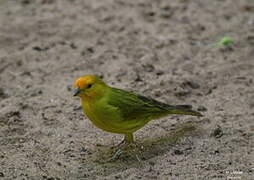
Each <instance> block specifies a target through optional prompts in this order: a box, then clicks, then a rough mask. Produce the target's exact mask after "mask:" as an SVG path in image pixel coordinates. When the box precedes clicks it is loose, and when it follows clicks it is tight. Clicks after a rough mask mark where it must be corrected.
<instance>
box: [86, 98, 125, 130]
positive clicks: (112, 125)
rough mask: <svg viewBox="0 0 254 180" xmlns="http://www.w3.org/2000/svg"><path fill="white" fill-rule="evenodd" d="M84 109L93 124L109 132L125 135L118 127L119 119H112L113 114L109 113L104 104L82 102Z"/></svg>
mask: <svg viewBox="0 0 254 180" xmlns="http://www.w3.org/2000/svg"><path fill="white" fill-rule="evenodd" d="M82 108H83V111H84V113H85V114H86V116H87V117H88V118H89V119H90V120H91V121H92V123H93V124H94V125H95V126H96V127H98V128H100V129H102V130H104V131H108V132H113V133H120V134H121V133H124V132H125V131H124V130H122V129H121V128H119V127H118V125H117V119H112V117H114V116H112V115H111V112H105V111H107V108H106V105H105V104H103V103H98V102H97V103H96V102H89V101H82Z"/></svg>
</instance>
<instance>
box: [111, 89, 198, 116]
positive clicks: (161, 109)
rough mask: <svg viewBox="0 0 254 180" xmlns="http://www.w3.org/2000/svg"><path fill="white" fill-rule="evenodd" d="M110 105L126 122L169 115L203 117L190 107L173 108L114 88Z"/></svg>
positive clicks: (178, 106) (179, 106)
mask: <svg viewBox="0 0 254 180" xmlns="http://www.w3.org/2000/svg"><path fill="white" fill-rule="evenodd" d="M108 103H109V104H110V105H111V106H114V107H116V108H118V110H119V112H120V114H121V116H122V118H123V120H124V121H131V120H145V121H149V120H152V119H155V118H159V117H163V116H166V115H168V114H186V115H194V116H200V115H201V114H200V113H198V112H195V111H192V110H191V106H190V105H177V106H171V105H168V104H165V103H162V102H159V101H156V100H154V99H152V98H147V97H144V96H141V95H138V94H134V93H131V92H128V91H124V90H121V89H117V88H112V91H111V94H110V97H109V99H108Z"/></svg>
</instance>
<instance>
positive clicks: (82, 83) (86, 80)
mask: <svg viewBox="0 0 254 180" xmlns="http://www.w3.org/2000/svg"><path fill="white" fill-rule="evenodd" d="M95 78H96V77H94V76H91V75H87V76H83V77H80V78H78V79H77V80H76V81H75V83H74V86H75V87H79V88H80V89H84V88H85V87H86V86H87V85H88V84H92V83H94V82H95Z"/></svg>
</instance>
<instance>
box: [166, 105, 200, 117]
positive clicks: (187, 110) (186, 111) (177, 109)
mask: <svg viewBox="0 0 254 180" xmlns="http://www.w3.org/2000/svg"><path fill="white" fill-rule="evenodd" d="M168 110H169V112H170V114H182V115H191V116H203V115H202V114H201V113H199V112H197V111H193V110H192V106H191V105H176V106H170V107H169V108H168Z"/></svg>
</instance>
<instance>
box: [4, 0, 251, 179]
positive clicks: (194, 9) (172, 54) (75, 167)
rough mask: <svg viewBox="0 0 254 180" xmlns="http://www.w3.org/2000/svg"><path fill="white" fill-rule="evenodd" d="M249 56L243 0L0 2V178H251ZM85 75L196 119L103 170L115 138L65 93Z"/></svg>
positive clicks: (158, 127) (158, 125)
mask: <svg viewBox="0 0 254 180" xmlns="http://www.w3.org/2000/svg"><path fill="white" fill-rule="evenodd" d="M226 35H228V36H231V37H232V38H233V39H234V41H235V42H234V44H232V45H230V46H228V47H215V46H214V43H216V42H218V41H219V40H220V39H221V38H222V37H224V36H226ZM253 47H254V1H253V0H193V1H191V0H178V1H169V0H168V1H167V0H157V1H154V0H133V1H126V0H103V1H100V0H90V1H89V0H84V1H74V0H56V1H54V0H36V1H33V0H1V1H0V179H10V180H11V179H47V180H62V179H68V180H72V179H254V160H253V159H254V158H253V157H254V151H253V150H254V142H253V138H254V82H253V81H254V78H253V77H254V48H253ZM85 74H96V75H99V76H100V77H103V79H104V80H105V81H106V82H107V83H109V84H110V85H112V86H115V87H118V88H123V89H127V90H132V91H135V92H138V93H140V94H144V95H147V96H150V97H153V98H156V99H157V100H160V101H162V102H166V103H169V104H192V105H193V107H194V109H198V110H200V111H202V113H203V114H204V115H205V116H204V117H202V118H196V117H190V116H176V115H173V116H168V117H166V118H163V119H160V120H156V121H152V122H150V123H149V124H148V125H147V126H145V127H144V128H143V129H141V130H139V131H138V132H137V133H136V134H135V135H136V140H137V147H132V148H130V149H126V150H125V151H123V153H122V154H121V155H119V157H118V158H116V159H114V160H111V161H110V158H111V157H112V154H113V153H114V152H115V146H116V144H117V143H118V142H119V141H121V139H122V136H121V135H117V134H111V133H107V132H104V131H102V130H99V129H97V128H96V127H94V126H93V125H92V123H91V122H90V121H89V120H88V119H87V118H86V117H85V116H84V115H83V113H82V110H81V108H80V102H79V99H78V98H74V97H73V96H72V93H71V85H72V84H73V82H74V80H75V79H76V78H77V77H79V76H81V75H85Z"/></svg>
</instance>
